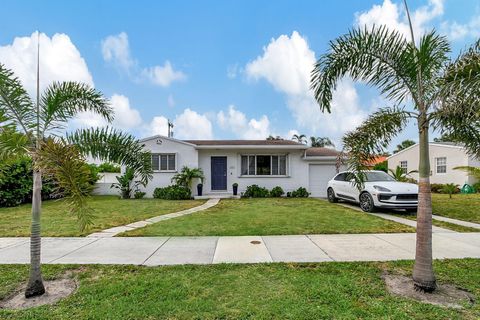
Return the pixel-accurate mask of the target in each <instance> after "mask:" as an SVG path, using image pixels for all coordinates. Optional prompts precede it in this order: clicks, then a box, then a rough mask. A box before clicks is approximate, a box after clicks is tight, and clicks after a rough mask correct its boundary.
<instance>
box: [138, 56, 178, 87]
mask: <svg viewBox="0 0 480 320" xmlns="http://www.w3.org/2000/svg"><path fill="white" fill-rule="evenodd" d="M142 75H143V76H144V77H145V78H146V79H149V80H150V81H151V82H152V83H153V84H156V85H159V86H161V87H168V86H169V85H170V84H171V83H172V82H174V81H181V80H185V79H186V78H187V76H186V75H185V74H184V73H183V72H182V71H175V70H173V68H172V64H171V63H170V61H168V60H167V61H165V65H164V66H154V67H150V68H145V69H143V71H142Z"/></svg>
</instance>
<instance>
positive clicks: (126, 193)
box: [111, 168, 145, 199]
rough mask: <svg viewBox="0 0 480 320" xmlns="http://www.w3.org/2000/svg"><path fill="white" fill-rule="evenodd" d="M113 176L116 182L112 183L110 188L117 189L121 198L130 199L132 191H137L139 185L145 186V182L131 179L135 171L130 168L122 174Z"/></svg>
mask: <svg viewBox="0 0 480 320" xmlns="http://www.w3.org/2000/svg"><path fill="white" fill-rule="evenodd" d="M115 178H116V179H117V181H118V182H115V183H112V186H111V188H116V189H119V190H120V194H121V197H122V199H130V198H131V197H132V192H133V191H135V192H137V191H139V190H138V187H139V186H145V183H143V182H142V181H138V180H137V181H133V179H135V171H133V169H131V168H127V169H126V170H125V173H124V174H122V175H121V176H120V177H115Z"/></svg>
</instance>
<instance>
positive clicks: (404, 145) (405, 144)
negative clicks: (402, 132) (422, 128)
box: [393, 139, 415, 153]
mask: <svg viewBox="0 0 480 320" xmlns="http://www.w3.org/2000/svg"><path fill="white" fill-rule="evenodd" d="M414 144H415V141H413V140H408V139H407V140H403V141H402V142H401V143H400V144H397V147H396V148H395V150H393V153H398V152H400V151H402V150H403V149H407V148H408V147H411V146H413V145H414Z"/></svg>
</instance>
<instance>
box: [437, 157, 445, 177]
mask: <svg viewBox="0 0 480 320" xmlns="http://www.w3.org/2000/svg"><path fill="white" fill-rule="evenodd" d="M437 173H447V158H446V157H440V158H437Z"/></svg>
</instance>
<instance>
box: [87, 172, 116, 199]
mask: <svg viewBox="0 0 480 320" xmlns="http://www.w3.org/2000/svg"><path fill="white" fill-rule="evenodd" d="M99 175H100V176H101V178H100V179H99V180H98V181H97V183H95V187H94V190H93V192H92V193H93V194H94V195H115V196H119V195H120V191H119V190H118V189H116V188H111V186H112V183H115V182H117V179H116V177H117V176H120V175H121V174H120V173H111V172H101V173H99Z"/></svg>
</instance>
